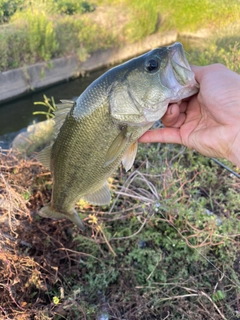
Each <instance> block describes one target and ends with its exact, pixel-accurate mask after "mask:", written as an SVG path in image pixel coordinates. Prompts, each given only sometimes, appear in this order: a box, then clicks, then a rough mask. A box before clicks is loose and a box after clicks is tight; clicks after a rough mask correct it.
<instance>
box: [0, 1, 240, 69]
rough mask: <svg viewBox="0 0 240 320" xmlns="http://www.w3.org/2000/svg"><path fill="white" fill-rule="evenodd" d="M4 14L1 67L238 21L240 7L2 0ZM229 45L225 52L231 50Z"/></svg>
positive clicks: (215, 50)
mask: <svg viewBox="0 0 240 320" xmlns="http://www.w3.org/2000/svg"><path fill="white" fill-rule="evenodd" d="M5 5H6V6H5ZM5 7H6V8H7V9H4V8H5ZM4 10H5V11H6V13H4V12H5V11H4ZM93 10H94V11H93ZM86 13H87V14H86ZM5 16H7V19H9V17H10V18H11V19H10V22H11V23H10V24H8V25H6V26H4V27H2V28H1V29H0V39H1V48H0V53H1V55H0V68H1V71H4V70H8V69H11V68H17V67H19V66H24V65H25V64H32V63H35V62H38V61H47V60H49V59H52V58H55V57H61V56H66V55H69V54H75V55H77V56H78V57H79V58H80V60H81V61H83V60H84V59H86V57H87V56H88V55H89V53H90V52H93V51H95V50H98V49H106V48H109V47H113V46H122V45H124V44H126V43H129V42H134V41H137V40H141V39H143V38H144V37H145V36H147V35H149V34H152V33H154V32H157V31H167V30H172V29H175V30H177V31H186V32H189V31H195V30H197V29H199V28H201V29H202V28H207V29H210V30H216V29H219V28H220V29H223V27H225V25H226V24H227V23H228V24H229V23H231V22H237V21H239V18H240V9H239V3H238V1H237V0H230V2H229V1H226V0H219V1H210V0H201V1H195V0H194V1H192V0H187V1H183V0H180V1H178V2H177V3H176V2H175V1H172V0H171V1H170V2H169V0H163V1H157V0H147V1H137V0H134V1H130V0H124V1H120V0H114V1H109V0H96V1H95V2H91V1H89V2H86V1H77V0H58V1H53V0H49V1H44V0H41V1H37V0H32V1H31V2H29V1H24V0H14V1H7V0H2V2H0V19H1V17H2V19H5ZM113 17H114V19H113ZM231 46H232V48H231V50H229V52H230V53H229V55H231V52H233V51H234V49H233V46H234V44H231ZM19 48H21V50H19ZM218 48H219V46H216V47H215V48H212V49H210V51H209V57H210V56H211V54H212V53H213V54H214V55H215V54H218ZM235 53H236V54H237V51H236V50H235ZM224 55H225V53H223V54H222V60H223V61H225V58H224ZM229 58H230V57H227V58H226V59H229ZM235 58H236V59H237V56H235ZM199 59H200V58H199ZM200 60H201V59H200Z"/></svg>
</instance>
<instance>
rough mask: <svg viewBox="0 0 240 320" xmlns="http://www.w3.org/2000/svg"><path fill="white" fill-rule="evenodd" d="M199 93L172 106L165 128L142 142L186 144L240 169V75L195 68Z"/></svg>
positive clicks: (216, 67)
mask: <svg viewBox="0 0 240 320" xmlns="http://www.w3.org/2000/svg"><path fill="white" fill-rule="evenodd" d="M192 70H193V72H194V73H195V78H196V80H197V82H198V83H199V85H200V90H199V93H198V94H196V95H194V96H192V97H191V98H188V99H187V100H185V101H182V102H181V103H180V104H179V105H178V104H175V103H174V104H171V105H169V107H168V110H167V112H166V113H165V115H164V116H163V117H162V119H161V120H162V122H163V124H164V126H165V127H164V128H160V129H155V130H150V131H147V132H146V133H145V134H144V135H143V136H142V137H141V138H140V139H139V141H140V142H144V143H149V142H162V143H177V144H182V145H184V146H186V147H188V148H190V149H194V150H196V151H198V152H200V153H201V154H203V155H205V156H208V157H220V158H225V159H228V160H230V161H231V162H232V163H234V164H235V165H237V166H239V167H240V75H238V74H237V73H235V72H233V71H231V70H229V69H228V68H226V67H225V66H224V65H221V64H213V65H209V66H204V67H199V66H192Z"/></svg>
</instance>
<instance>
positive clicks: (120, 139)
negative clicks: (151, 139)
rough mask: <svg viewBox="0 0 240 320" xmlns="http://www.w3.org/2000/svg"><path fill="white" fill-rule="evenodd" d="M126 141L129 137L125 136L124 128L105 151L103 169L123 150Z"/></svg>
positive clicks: (125, 128)
mask: <svg viewBox="0 0 240 320" xmlns="http://www.w3.org/2000/svg"><path fill="white" fill-rule="evenodd" d="M128 140H129V136H127V127H124V128H123V129H122V130H121V132H120V133H119V135H118V136H117V137H116V139H114V141H113V143H112V144H111V146H110V148H109V149H108V151H107V154H106V158H105V163H104V168H105V167H106V166H108V165H109V164H110V163H112V162H113V161H114V160H116V159H117V157H118V156H119V154H120V153H121V152H122V150H123V148H125V146H126V144H127V143H128Z"/></svg>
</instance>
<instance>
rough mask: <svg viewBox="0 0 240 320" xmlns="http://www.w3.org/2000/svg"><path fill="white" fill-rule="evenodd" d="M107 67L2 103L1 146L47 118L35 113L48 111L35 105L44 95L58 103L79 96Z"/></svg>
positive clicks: (0, 107)
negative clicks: (34, 113)
mask: <svg viewBox="0 0 240 320" xmlns="http://www.w3.org/2000/svg"><path fill="white" fill-rule="evenodd" d="M106 70H107V69H102V70H98V71H95V72H92V73H91V74H90V75H89V74H87V75H86V76H85V77H80V78H77V79H74V80H71V81H68V82H63V83H61V84H58V85H55V86H52V87H48V88H45V89H43V90H41V91H37V92H34V91H33V92H32V93H30V94H28V95H27V96H24V97H20V98H16V99H15V100H13V101H10V102H7V103H0V147H1V148H3V149H7V148H9V147H10V146H11V142H12V141H13V139H14V138H15V137H16V136H17V135H18V134H19V133H20V132H23V131H25V130H26V128H27V126H29V125H30V124H32V123H33V122H39V121H43V120H46V117H45V116H44V115H33V112H34V111H47V108H45V107H42V106H40V105H34V102H36V101H43V95H44V94H45V95H46V96H47V97H48V98H51V97H54V100H55V102H56V103H59V101H60V100H61V99H70V100H71V99H73V98H74V97H78V96H79V95H80V94H81V93H82V92H83V91H84V90H85V89H86V88H87V86H89V85H90V84H91V83H92V82H93V81H94V80H95V79H97V78H98V77H99V76H100V75H101V74H103V73H104V72H105V71H106Z"/></svg>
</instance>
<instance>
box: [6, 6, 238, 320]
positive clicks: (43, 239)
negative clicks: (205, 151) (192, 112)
mask: <svg viewBox="0 0 240 320" xmlns="http://www.w3.org/2000/svg"><path fill="white" fill-rule="evenodd" d="M158 2H159V1H158ZM185 2H186V3H188V1H185ZM185 2H184V3H185ZM192 2H194V1H192ZM48 3H50V2H48ZM59 3H60V2H59ZM61 3H62V2H61ZM107 3H108V2H107V1H101V2H100V1H99V5H106V4H107ZM125 3H128V5H129V6H130V7H131V8H135V9H132V10H133V11H132V12H130V15H131V16H132V15H134V14H136V15H137V14H138V15H142V13H143V11H146V10H147V6H146V7H144V6H145V4H142V6H143V7H140V5H139V8H140V9H139V10H140V11H139V12H138V11H137V10H136V7H134V6H136V5H137V1H136V2H135V1H132V2H131V4H130V2H127V0H126V1H123V2H122V6H124V5H125ZM139 3H141V2H139ZM146 3H147V1H146ZM151 3H152V4H153V6H154V3H155V2H154V1H152V2H151ZM179 3H181V1H180V2H179ZM198 3H199V5H200V4H202V3H205V5H207V3H208V2H207V1H204V2H203V1H199V2H198ZM212 3H213V4H212V6H210V8H209V11H208V10H206V17H208V22H209V23H210V13H208V12H212V13H211V14H213V12H214V11H213V9H214V5H215V3H216V2H212ZM228 3H229V2H228ZM234 3H236V2H234V1H233V2H232V5H234ZM43 4H44V3H43ZM155 4H156V5H157V2H156V3H155ZM225 4H226V2H225V1H218V6H219V10H220V11H219V12H221V8H222V6H223V7H224V5H225ZM113 5H114V6H116V7H117V6H119V5H120V4H119V2H118V1H116V0H115V1H113ZM161 6H162V8H163V7H164V1H161ZM229 7H230V6H229ZM141 8H142V9H141ZM154 8H155V7H154ZM171 8H172V10H173V11H174V10H175V9H174V8H173V6H172V7H171ZM197 8H198V6H196V10H197ZM160 9H161V8H159V10H160ZM34 10H35V9H34ZM51 10H53V9H51ZM54 10H55V11H54ZM54 10H53V11H51V12H52V14H53V13H54V14H55V15H56V17H59V13H57V11H56V10H59V9H56V7H54ZM141 10H143V11H141ZM161 10H162V9H161ZM194 10H195V9H194ZM198 10H199V9H198ZM211 10H212V11H211ZM229 10H231V9H229ZM235 11H236V12H237V10H235ZM29 12H30V11H29ZM44 12H46V14H45V15H43V16H42V17H41V23H40V24H39V23H38V22H37V21H33V22H32V28H33V29H34V28H36V29H38V28H39V29H42V30H45V31H44V32H45V37H40V38H35V37H34V34H32V35H31V37H30V38H28V39H31V40H30V41H31V42H32V43H33V44H34V41H36V42H35V45H33V44H32V45H31V46H30V45H29V42H27V41H28V40H26V39H27V37H29V35H27V27H26V28H25V29H21V25H22V24H24V23H26V24H25V26H27V22H26V21H28V20H27V19H28V15H30V13H28V12H27V13H26V19H25V22H24V20H23V19H22V20H21V22H20V20H19V19H20V18H16V17H17V15H19V16H18V17H20V16H21V12H20V13H19V12H16V13H15V16H14V17H13V18H12V19H13V20H12V21H13V22H12V24H13V25H14V24H15V23H16V25H17V24H19V28H18V32H19V33H18V35H17V37H16V34H15V31H14V29H12V26H9V28H4V29H3V30H5V32H6V33H8V35H9V34H11V37H12V38H11V39H12V40H11V41H12V43H15V41H18V42H17V43H18V45H20V44H21V48H27V50H28V54H25V53H24V54H22V56H21V57H22V58H23V59H25V60H24V61H25V62H29V61H32V60H31V59H32V55H34V52H36V50H38V54H37V55H34V56H35V59H36V57H38V59H44V58H43V57H44V56H48V57H49V56H50V54H49V52H50V51H51V50H52V53H51V54H52V55H54V54H55V55H56V56H58V54H62V51H61V50H62V49H61V48H62V47H63V46H64V44H65V45H66V41H67V40H68V39H67V34H69V32H70V31H71V35H72V39H69V42H68V44H69V48H68V50H70V51H71V52H75V51H74V50H75V49H76V47H75V44H76V43H77V41H79V39H81V45H82V47H78V50H80V51H79V52H78V53H79V54H81V55H87V53H88V50H95V48H96V47H97V41H98V37H96V30H97V31H98V32H99V35H100V36H101V41H102V42H103V43H102V46H108V45H110V44H112V43H113V42H114V41H116V39H117V33H115V29H113V30H114V32H113V34H111V37H112V38H111V37H109V34H108V33H107V31H106V29H104V27H102V29H101V28H99V29H96V28H97V27H96V26H97V24H95V25H94V27H93V26H92V25H91V19H92V18H90V17H89V16H87V15H86V14H85V15H84V16H81V19H72V18H73V17H74V16H75V13H74V14H71V15H69V14H65V13H61V19H59V21H58V28H57V29H55V24H56V20H55V18H54V19H50V20H48V18H49V16H48V14H47V12H48V11H47V10H45V11H44ZM140 12H141V13H140ZM161 12H162V11H161ZM227 12H228V14H229V17H234V15H235V14H237V13H236V12H235V13H234V12H232V16H231V14H230V13H229V11H227ZM173 13H174V12H172V15H173ZM146 14H149V17H150V16H151V20H152V21H155V22H154V23H153V24H154V25H156V21H157V20H154V19H158V18H156V15H155V13H154V10H152V8H151V10H150V11H149V13H146ZM175 14H176V15H177V14H178V13H177V9H176V12H175ZM223 14H224V13H223ZM173 16H174V15H173ZM34 17H35V16H34ZM54 17H55V16H54ZM175 17H176V16H175ZM204 17H205V16H204ZM204 17H203V15H201V14H199V17H198V19H199V20H197V19H196V20H197V21H205V20H201V19H203V18H204ZM75 18H76V16H75ZM15 19H16V20H15ZM30 19H31V17H29V20H30ZM214 19H218V18H215V17H214V18H213V19H212V24H214V23H213V21H214ZM36 20H37V18H36ZM165 21H166V20H165ZM167 21H168V23H169V25H170V22H169V21H170V20H169V19H167ZM189 21H190V22H191V21H193V19H190V18H189ZM215 21H218V20H215ZM49 23H50V24H49ZM129 23H130V20H128V19H127V22H126V24H125V28H126V29H122V30H125V31H124V32H126V33H125V36H124V37H126V39H128V37H129V39H130V38H132V39H133V38H134V39H139V38H141V36H140V37H138V33H137V32H136V31H134V30H133V29H131V28H133V27H130V24H129ZM162 23H163V24H162V26H164V19H163V22H162ZM179 23H180V22H179ZM210 24H211V23H210ZM160 25H161V23H160ZM86 26H88V27H87V28H86ZM132 26H133V25H132ZM165 26H166V24H165ZM145 27H146V28H149V30H148V31H147V33H149V32H150V33H151V32H154V30H155V29H154V28H153V27H152V26H150V25H149V26H145ZM78 28H79V29H81V30H82V33H81V35H79V34H78V33H77V32H76V33H74V32H72V30H77V29H78ZM91 28H92V29H91ZM94 28H95V29H94ZM138 28H139V32H140V29H141V28H140V26H138ZM166 28H167V26H166ZM47 30H50V31H51V32H49V34H47ZM64 30H67V32H66V34H64ZM91 30H94V31H92V35H93V38H94V37H95V38H94V42H95V43H91V41H90V38H91ZM130 30H131V31H130ZM24 32H26V33H24ZM147 33H143V31H142V30H141V34H145V35H146V34H147ZM239 34H240V33H239V27H237V26H233V25H231V26H229V27H228V29H226V30H225V32H223V31H219V32H216V33H215V36H214V37H213V38H211V39H210V40H209V41H207V40H206V41H205V43H204V45H202V44H195V49H192V48H188V47H187V45H186V46H185V49H186V50H187V52H188V53H189V60H190V62H191V63H194V64H199V65H204V64H209V63H214V62H222V63H224V64H226V65H227V66H228V67H229V68H231V69H233V70H235V71H237V72H240V60H239V59H240V58H239V57H240V52H239V50H240V48H239V43H240V36H239ZM59 35H61V36H62V37H60V36H59ZM1 37H2V41H1V46H0V50H1V53H0V56H1V58H2V60H1V61H3V62H1V66H2V68H4V65H5V63H7V62H6V61H9V53H6V51H4V48H6V47H7V46H8V44H7V42H6V38H5V37H4V36H2V34H1ZM21 37H22V38H21ZM51 37H52V38H51ZM79 37H80V38H79ZM17 39H18V40H17ZM34 39H35V40H34ZM36 39H37V40H36ZM49 39H51V41H50V40H49ZM54 39H55V40H54ZM60 39H62V40H60ZM107 39H108V41H109V42H108V41H107ZM110 39H111V40H110ZM4 41H5V42H4ZM128 41H130V40H128ZM4 43H5V44H4ZM27 43H28V44H27ZM39 43H41V46H39V47H37V44H39ZM31 48H35V49H32V51H31ZM36 48H37V49H36ZM41 48H42V49H41ZM45 48H48V49H47V50H46V49H45ZM86 48H88V49H86ZM9 50H10V48H9ZM11 50H12V51H11V54H12V56H11V57H16V58H14V59H12V60H11V61H12V66H13V67H14V66H16V64H15V62H14V61H17V59H19V57H20V53H19V52H17V51H16V48H15V49H14V48H11ZM53 52H55V53H54V54H53ZM41 54H42V56H41ZM4 57H5V58H4ZM40 57H41V58H40ZM4 59H5V60H4ZM4 61H5V62H4ZM19 61H20V60H19ZM42 104H44V105H45V106H46V107H47V112H46V115H47V116H49V117H50V116H51V115H50V113H51V111H52V110H53V109H54V106H55V103H54V99H53V98H51V100H50V99H48V98H47V97H44V102H43V103H42ZM224 163H225V164H227V165H228V166H230V167H231V168H233V169H234V170H235V171H237V172H238V173H240V170H239V168H236V167H233V166H232V165H231V164H230V163H227V162H226V161H224ZM0 171H1V174H0V222H1V224H0V231H1V232H0V246H1V251H0V277H1V284H0V292H1V296H0V318H1V319H4V320H5V319H6V320H7V319H19V320H29V319H35V320H43V319H44V320H50V319H54V320H63V319H68V320H74V319H80V320H81V319H84V320H85V319H87V320H88V319H89V320H91V319H109V320H112V319H128V320H143V319H144V320H148V319H149V320H150V319H162V320H163V319H174V320H175V319H176V320H178V319H179V320H180V319H181V320H183V319H184V320H185V319H186V320H203V319H214V320H220V319H221V320H222V319H225V320H226V319H227V320H237V319H240V309H239V305H240V300H239V297H240V280H239V279H240V268H239V257H240V250H239V240H240V223H239V220H240V210H239V207H240V196H239V195H240V181H239V179H237V178H236V177H235V176H233V175H232V174H229V172H227V171H226V170H225V169H222V168H221V167H219V166H218V165H217V164H216V163H214V162H213V161H212V160H211V159H209V158H206V157H203V156H201V155H199V154H198V153H197V152H195V151H191V150H186V149H184V148H181V147H180V146H176V145H160V144H152V145H141V146H140V148H139V151H138V155H137V159H136V161H135V164H134V168H133V169H132V170H131V171H130V172H128V173H125V172H124V170H122V168H120V169H119V170H118V171H117V172H116V173H115V174H114V175H113V177H112V178H111V179H109V184H110V186H111V190H112V203H111V204H110V206H106V207H96V206H95V207H93V206H90V205H88V204H87V203H85V202H83V201H80V202H79V203H78V204H77V209H78V211H79V213H80V215H81V218H82V219H83V220H84V222H85V225H86V232H85V233H80V232H79V231H78V230H77V228H76V227H75V226H73V225H72V224H71V223H70V222H69V221H66V220H65V221H53V220H48V219H43V218H40V217H39V216H38V215H37V212H38V211H39V209H40V207H41V206H42V205H44V204H46V203H47V202H48V201H49V200H50V197H51V185H52V180H51V177H50V174H49V172H48V171H46V169H44V168H43V167H41V165H40V164H39V163H37V162H36V160H33V159H24V160H21V161H19V160H18V159H17V158H16V156H15V155H14V154H12V153H11V151H9V152H2V153H0Z"/></svg>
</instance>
